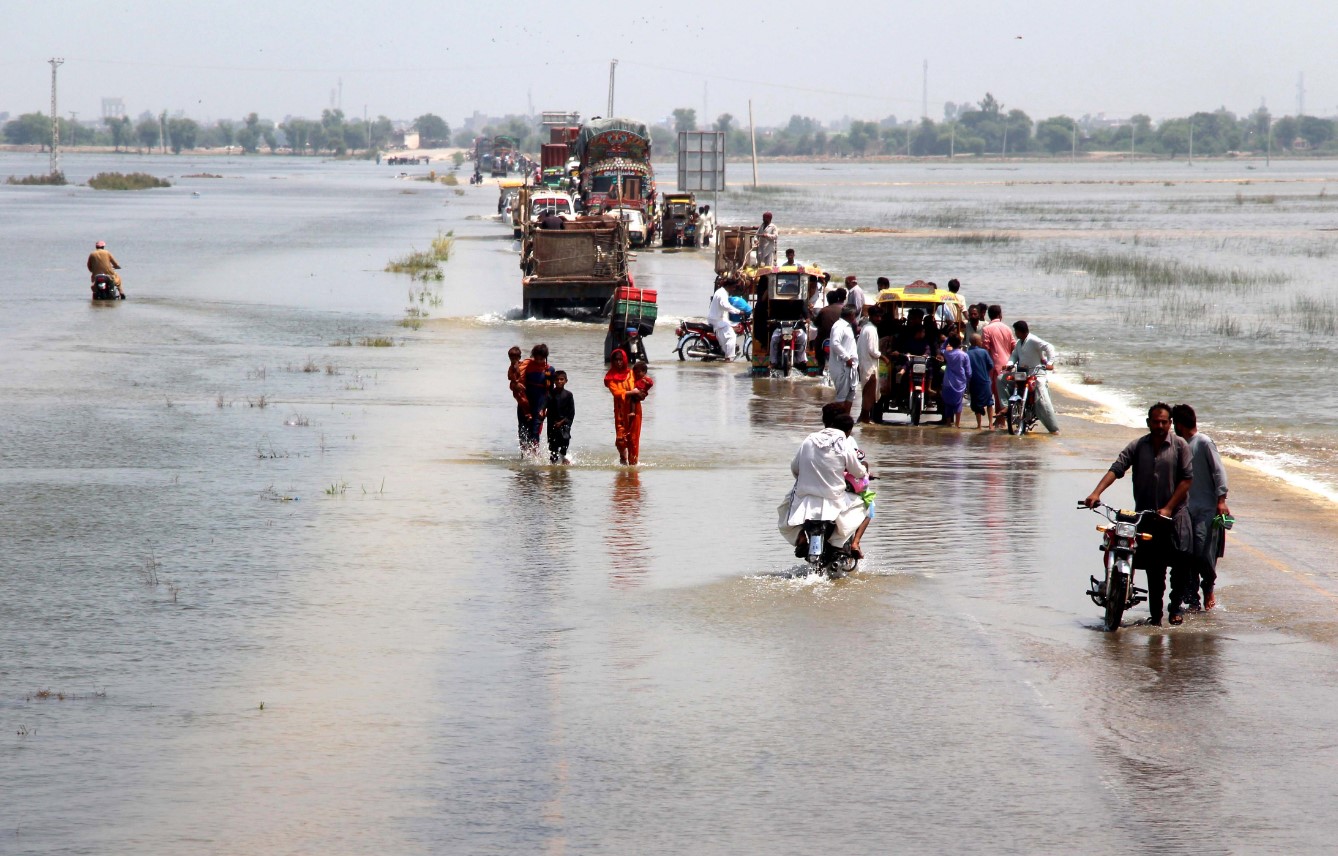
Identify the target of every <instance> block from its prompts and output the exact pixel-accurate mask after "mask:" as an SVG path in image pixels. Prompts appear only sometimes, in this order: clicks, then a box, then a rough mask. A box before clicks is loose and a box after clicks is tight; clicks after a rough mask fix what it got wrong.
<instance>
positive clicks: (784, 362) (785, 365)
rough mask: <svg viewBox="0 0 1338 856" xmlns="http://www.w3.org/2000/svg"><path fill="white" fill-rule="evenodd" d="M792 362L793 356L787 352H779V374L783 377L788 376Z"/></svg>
mask: <svg viewBox="0 0 1338 856" xmlns="http://www.w3.org/2000/svg"><path fill="white" fill-rule="evenodd" d="M793 362H794V355H793V354H792V353H791V352H790V351H788V350H782V351H781V374H782V375H784V376H785V377H789V376H790V368H791V363H793Z"/></svg>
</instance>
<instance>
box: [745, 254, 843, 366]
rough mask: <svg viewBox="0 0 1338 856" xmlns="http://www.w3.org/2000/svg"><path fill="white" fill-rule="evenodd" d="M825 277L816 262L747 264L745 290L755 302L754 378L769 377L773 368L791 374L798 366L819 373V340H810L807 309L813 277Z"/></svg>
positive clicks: (817, 278) (750, 299) (819, 279)
mask: <svg viewBox="0 0 1338 856" xmlns="http://www.w3.org/2000/svg"><path fill="white" fill-rule="evenodd" d="M823 278H824V277H823V272H822V269H821V268H819V267H817V266H816V265H774V266H770V267H746V268H743V269H742V270H740V271H739V279H740V280H741V281H742V282H743V287H744V293H745V294H746V295H747V296H748V299H749V301H750V302H751V303H752V304H753V347H752V353H751V354H750V355H749V356H750V358H751V362H752V369H751V373H752V375H753V376H754V377H765V376H767V375H769V374H770V373H771V372H772V371H779V372H780V373H781V374H783V375H785V376H786V377H788V376H789V374H790V372H791V371H792V370H794V369H799V370H800V371H803V372H805V373H806V374H817V362H816V361H815V360H813V359H812V356H811V355H812V353H813V348H814V347H815V346H816V343H815V342H812V341H810V340H809V336H808V319H807V313H806V311H805V308H806V304H807V302H808V283H809V280H810V279H815V280H816V281H817V282H819V283H821V282H822V281H823ZM777 334H779V335H777ZM773 338H775V340H776V348H775V353H774V357H775V358H774V359H773V353H772V347H771V344H772V339H773Z"/></svg>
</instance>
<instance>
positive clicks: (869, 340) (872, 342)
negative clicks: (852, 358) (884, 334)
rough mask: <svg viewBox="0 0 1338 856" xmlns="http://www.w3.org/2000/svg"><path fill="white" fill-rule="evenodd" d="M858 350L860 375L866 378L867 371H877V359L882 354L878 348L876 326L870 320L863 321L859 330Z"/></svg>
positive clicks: (867, 375) (867, 376)
mask: <svg viewBox="0 0 1338 856" xmlns="http://www.w3.org/2000/svg"><path fill="white" fill-rule="evenodd" d="M858 351H859V367H860V377H862V378H864V379H865V380H868V379H869V377H870V374H869V373H870V372H873V371H877V369H878V359H879V357H881V356H882V354H881V353H880V352H879V350H878V328H877V327H876V326H874V323H873V322H872V321H867V322H865V324H864V326H863V327H861V328H860V330H859V342H858Z"/></svg>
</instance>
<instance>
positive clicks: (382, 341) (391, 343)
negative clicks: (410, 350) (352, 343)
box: [358, 336, 395, 348]
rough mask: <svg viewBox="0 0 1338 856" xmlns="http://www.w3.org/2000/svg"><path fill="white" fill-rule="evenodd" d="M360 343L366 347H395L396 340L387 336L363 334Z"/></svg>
mask: <svg viewBox="0 0 1338 856" xmlns="http://www.w3.org/2000/svg"><path fill="white" fill-rule="evenodd" d="M358 344H359V345H362V346H363V347H364V348H393V347H395V340H394V339H391V338H388V337H386V336H363V337H362V338H361V339H359V340H358Z"/></svg>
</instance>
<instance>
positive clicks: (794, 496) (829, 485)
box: [777, 402, 869, 559]
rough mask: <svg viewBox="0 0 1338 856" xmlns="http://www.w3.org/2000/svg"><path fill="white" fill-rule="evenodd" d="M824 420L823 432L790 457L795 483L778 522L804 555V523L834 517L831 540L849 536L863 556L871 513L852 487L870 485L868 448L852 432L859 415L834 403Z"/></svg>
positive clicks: (841, 540) (852, 547)
mask: <svg viewBox="0 0 1338 856" xmlns="http://www.w3.org/2000/svg"><path fill="white" fill-rule="evenodd" d="M822 424H823V426H824V427H823V429H822V430H821V431H816V432H814V433H812V434H810V435H808V437H807V438H805V439H804V442H803V443H802V444H801V445H800V446H799V451H798V452H796V453H795V456H794V460H793V461H791V462H790V472H792V473H794V477H795V482H794V487H793V488H792V489H791V490H790V492H789V493H788V494H787V495H786V497H785V500H784V501H783V502H782V503H781V504H780V507H779V508H778V509H777V511H778V513H779V520H778V526H779V529H780V533H781V535H783V536H784V537H785V540H786V541H788V542H789V543H791V544H793V545H795V555H796V556H799V557H801V558H802V557H803V556H804V555H806V554H807V553H808V539H807V536H806V535H805V534H804V523H805V522H806V521H809V520H823V521H833V522H835V528H834V529H833V530H832V534H831V535H830V536H829V537H828V538H827V543H829V544H831V545H832V546H835V547H840V546H842V545H843V544H845V543H846V542H847V541H849V542H850V545H849V550H850V555H851V556H852V557H853V558H855V559H860V558H863V553H861V552H860V546H859V545H860V538H861V537H863V535H864V530H865V529H867V528H868V527H869V517H868V514H867V513H866V509H865V503H864V499H863V498H862V497H861V496H860V494H858V493H855V492H853V491H854V489H855V488H854V485H863V487H867V481H868V477H869V471H868V468H867V467H865V465H864V460H863V459H864V453H863V452H861V451H860V449H859V446H858V445H857V444H856V443H855V441H854V440H853V439H852V438H851V436H850V432H851V431H853V430H854V428H855V420H854V418H853V417H852V416H851V415H850V413H849V411H847V410H845V409H844V407H843V405H842V404H841V403H839V402H832V403H830V404H827V405H825V406H824V407H823V408H822ZM852 482H853V483H854V485H852V484H851V483H852ZM847 487H850V489H849V490H848V489H847Z"/></svg>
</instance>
